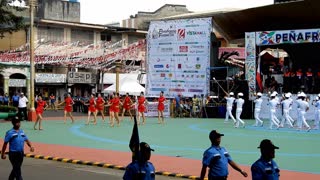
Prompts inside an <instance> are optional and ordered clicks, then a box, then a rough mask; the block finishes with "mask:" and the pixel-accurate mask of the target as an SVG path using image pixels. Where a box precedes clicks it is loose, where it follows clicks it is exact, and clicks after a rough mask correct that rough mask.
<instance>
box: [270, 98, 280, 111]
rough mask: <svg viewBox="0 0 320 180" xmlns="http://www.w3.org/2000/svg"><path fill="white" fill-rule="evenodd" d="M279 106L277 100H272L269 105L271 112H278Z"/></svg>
mask: <svg viewBox="0 0 320 180" xmlns="http://www.w3.org/2000/svg"><path fill="white" fill-rule="evenodd" d="M278 104H279V103H278V101H277V99H271V100H270V101H269V103H268V105H269V107H270V110H276V108H277V105H278Z"/></svg>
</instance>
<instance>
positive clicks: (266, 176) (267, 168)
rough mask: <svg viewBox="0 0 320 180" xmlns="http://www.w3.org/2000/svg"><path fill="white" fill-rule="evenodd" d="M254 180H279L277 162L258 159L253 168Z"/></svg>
mask: <svg viewBox="0 0 320 180" xmlns="http://www.w3.org/2000/svg"><path fill="white" fill-rule="evenodd" d="M251 173H252V180H279V176H280V170H279V168H278V165H277V164H276V162H275V161H273V160H271V161H269V162H266V161H265V160H263V159H262V158H260V159H258V160H257V161H256V162H255V163H253V164H252V166H251Z"/></svg>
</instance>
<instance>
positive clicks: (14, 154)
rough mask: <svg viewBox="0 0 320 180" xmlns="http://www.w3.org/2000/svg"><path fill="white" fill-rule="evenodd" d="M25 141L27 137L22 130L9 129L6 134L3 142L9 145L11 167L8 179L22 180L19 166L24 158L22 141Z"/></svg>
mask: <svg viewBox="0 0 320 180" xmlns="http://www.w3.org/2000/svg"><path fill="white" fill-rule="evenodd" d="M26 140H28V137H27V135H26V134H25V133H24V132H23V130H18V131H16V130H15V129H11V130H9V131H7V133H6V136H5V138H4V142H5V143H9V160H10V162H11V164H12V167H13V168H12V171H11V173H10V176H9V179H14V178H16V179H17V180H22V177H21V165H22V162H23V157H24V141H26Z"/></svg>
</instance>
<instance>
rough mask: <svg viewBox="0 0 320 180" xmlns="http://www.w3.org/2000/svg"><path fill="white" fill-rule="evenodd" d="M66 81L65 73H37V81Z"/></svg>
mask: <svg viewBox="0 0 320 180" xmlns="http://www.w3.org/2000/svg"><path fill="white" fill-rule="evenodd" d="M65 82H66V75H65V74H45V73H37V74H36V83H65Z"/></svg>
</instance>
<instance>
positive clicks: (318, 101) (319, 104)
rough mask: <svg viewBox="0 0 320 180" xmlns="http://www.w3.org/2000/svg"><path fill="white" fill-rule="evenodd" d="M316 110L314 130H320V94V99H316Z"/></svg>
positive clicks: (319, 97) (319, 96)
mask: <svg viewBox="0 0 320 180" xmlns="http://www.w3.org/2000/svg"><path fill="white" fill-rule="evenodd" d="M315 101H316V103H315V106H316V108H317V109H316V110H315V119H314V126H313V129H319V121H320V94H318V97H317V98H316V100H315Z"/></svg>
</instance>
